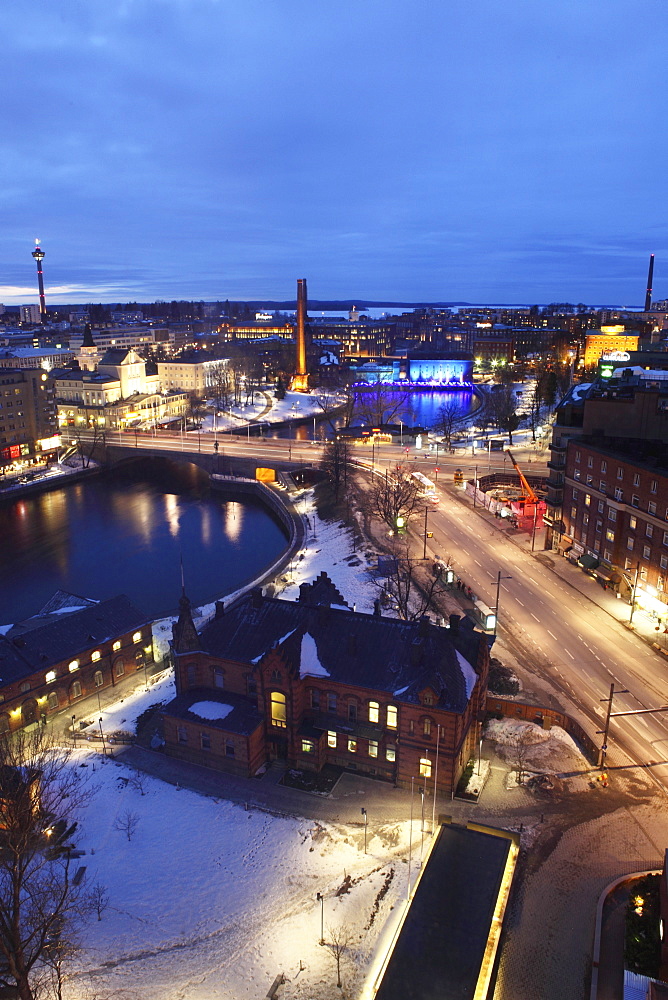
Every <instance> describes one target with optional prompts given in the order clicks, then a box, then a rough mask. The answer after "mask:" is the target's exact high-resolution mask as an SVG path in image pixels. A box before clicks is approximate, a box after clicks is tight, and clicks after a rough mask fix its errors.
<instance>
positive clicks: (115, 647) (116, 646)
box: [111, 639, 121, 652]
mask: <svg viewBox="0 0 668 1000" xmlns="http://www.w3.org/2000/svg"><path fill="white" fill-rule="evenodd" d="M111 648H112V649H113V651H114V652H116V650H117V649H120V648H121V644H120V642H119V641H118V639H117V640H116V642H115V643H114V644H113V646H112V647H111Z"/></svg>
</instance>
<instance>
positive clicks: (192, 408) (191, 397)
mask: <svg viewBox="0 0 668 1000" xmlns="http://www.w3.org/2000/svg"><path fill="white" fill-rule="evenodd" d="M205 413H206V403H205V402H204V400H203V399H202V397H201V396H198V395H197V393H196V392H189V393H188V415H189V417H190V419H191V420H192V422H193V423H194V424H197V425H198V426H201V423H200V422H201V419H202V417H203V416H204V414H205Z"/></svg>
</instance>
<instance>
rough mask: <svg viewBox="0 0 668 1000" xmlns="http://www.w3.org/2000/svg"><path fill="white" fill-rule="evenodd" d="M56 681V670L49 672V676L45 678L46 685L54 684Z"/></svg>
mask: <svg viewBox="0 0 668 1000" xmlns="http://www.w3.org/2000/svg"><path fill="white" fill-rule="evenodd" d="M55 679H56V671H55V670H49V672H48V674H47V675H46V677H45V678H44V681H45V683H46V684H53V682H54V681H55Z"/></svg>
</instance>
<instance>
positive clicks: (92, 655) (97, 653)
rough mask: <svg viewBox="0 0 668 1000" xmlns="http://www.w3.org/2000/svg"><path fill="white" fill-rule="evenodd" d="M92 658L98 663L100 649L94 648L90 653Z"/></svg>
mask: <svg viewBox="0 0 668 1000" xmlns="http://www.w3.org/2000/svg"><path fill="white" fill-rule="evenodd" d="M90 658H91V660H92V661H93V663H96V662H97V660H99V659H100V650H99V649H94V650H93V652H92V653H91V654H90Z"/></svg>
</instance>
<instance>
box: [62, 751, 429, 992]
mask: <svg viewBox="0 0 668 1000" xmlns="http://www.w3.org/2000/svg"><path fill="white" fill-rule="evenodd" d="M75 766H82V767H87V768H90V771H89V775H90V784H91V786H92V787H93V788H95V794H94V796H93V797H92V803H91V805H90V806H89V808H88V810H87V812H86V813H85V815H84V816H83V817H82V819H83V823H82V830H83V836H82V839H81V843H80V846H81V847H82V848H83V849H84V850H85V851H86V852H87V853H86V855H85V856H84V857H83V858H82V859H81V861H80V862H79V863H81V864H84V865H85V866H86V869H87V871H86V874H87V876H88V878H89V879H90V880H91V883H96V882H99V883H100V884H101V885H104V886H106V888H107V890H108V893H109V904H108V907H107V909H106V910H105V911H104V913H103V916H102V920H101V921H97V920H96V919H92V920H91V921H89V922H88V924H87V925H86V927H85V930H84V933H83V934H82V938H83V940H84V942H85V948H84V950H83V952H82V953H81V956H80V962H81V968H82V969H85V970H86V971H85V972H81V973H79V975H78V976H77V980H78V985H79V986H80V987H81V995H82V996H83V995H85V993H84V982H85V981H86V980H88V979H89V977H90V978H91V980H92V981H91V984H90V985H91V988H93V989H94V990H95V991H96V992H98V993H99V992H100V990H104V991H113V990H129V991H130V992H131V993H132V995H133V997H137V998H141V1000H164V998H166V997H183V996H187V997H188V998H189V1000H217V998H220V1000H242V998H249V1000H251V998H253V1000H255V998H257V997H263V996H265V994H266V992H267V990H268V989H269V987H270V985H271V983H272V982H273V980H274V978H275V977H276V976H277V975H278V974H280V973H282V974H283V975H285V977H286V983H285V985H284V986H282V987H281V991H280V997H281V1000H288V998H294V1000H297V998H299V1000H301V998H304V1000H305V998H313V1000H321V998H322V1000H325V998H329V997H331V996H332V995H333V993H334V992H335V991H336V965H335V961H334V959H333V957H332V952H331V948H330V947H328V946H327V942H329V941H331V938H332V935H336V934H337V933H340V932H343V933H344V935H345V937H346V939H347V948H346V952H345V954H344V958H343V961H342V978H343V982H344V987H345V989H344V991H343V994H339V995H343V996H354V995H356V993H357V991H358V989H359V985H360V983H361V980H362V978H363V976H364V972H365V969H366V968H367V965H368V962H369V960H370V958H371V956H372V954H373V950H374V947H375V945H376V942H377V938H378V935H379V934H380V933H381V931H382V929H383V926H384V924H385V922H386V920H387V918H388V916H389V915H390V913H391V911H392V910H393V908H394V907H395V906H396V905H397V904H398V903H400V901H401V900H402V898H403V896H404V895H405V891H406V879H407V872H408V866H407V864H405V863H404V861H402V856H403V857H404V858H406V856H407V845H408V824H407V823H403V824H391V825H386V826H383V827H378V828H376V827H374V826H373V824H370V825H369V829H368V854H366V855H365V854H364V853H363V827H362V826H361V824H360V825H359V826H355V827H349V826H344V825H332V824H328V823H319V822H316V821H313V820H300V819H286V818H279V817H275V816H270V815H268V814H266V813H263V812H259V811H255V810H252V809H250V810H248V811H245V810H244V809H243V808H242V807H241V806H235V805H232V804H231V803H229V802H225V801H221V800H217V799H211V798H207V797H204V796H201V795H197V794H195V793H193V792H189V791H186V790H179V789H178V788H176V787H173V786H170V785H165V784H163V783H162V782H160V781H158V780H156V779H153V778H143V779H142V781H141V783H140V784H141V786H142V787H135V786H134V785H133V783H132V778H133V775H134V772H133V771H132V770H130V769H129V768H126V767H125V766H124V765H123V764H122V762H120V761H111V760H107V759H104V758H103V757H101V756H100V755H97V754H93V753H90V752H86V751H82V752H78V753H77V755H76V760H75ZM127 814H131V815H135V816H136V817H137V820H138V822H137V824H136V830H135V832H134V834H133V835H132V839H131V840H128V838H127V836H126V833H125V832H123V830H121V829H119V828H118V827H119V825H121V824H120V823H119V819H121V820H122V818H123V817H124V816H127ZM418 840H419V838H418ZM414 843H415V834H414ZM425 847H426V842H425ZM418 850H419V847H418ZM416 860H417V852H416V850H415V849H414V861H416ZM414 874H415V868H414ZM317 892H320V893H322V894H323V896H324V904H323V906H324V911H323V912H324V936H325V942H326V943H325V946H324V947H321V946H320V945H319V939H320V921H321V908H320V903H319V902H318V901H317V899H316V893H317ZM337 992H338V991H337ZM105 995H106V992H105Z"/></svg>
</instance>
